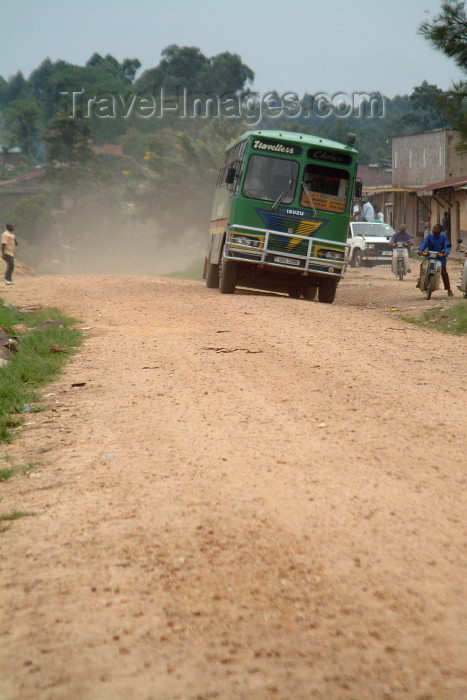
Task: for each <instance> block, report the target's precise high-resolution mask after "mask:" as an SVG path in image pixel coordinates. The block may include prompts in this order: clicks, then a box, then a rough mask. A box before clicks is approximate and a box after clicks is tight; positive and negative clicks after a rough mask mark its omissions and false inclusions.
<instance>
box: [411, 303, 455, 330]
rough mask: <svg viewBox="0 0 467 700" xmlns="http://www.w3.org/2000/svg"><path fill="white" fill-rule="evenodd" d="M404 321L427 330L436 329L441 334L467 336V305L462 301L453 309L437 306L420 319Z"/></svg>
mask: <svg viewBox="0 0 467 700" xmlns="http://www.w3.org/2000/svg"><path fill="white" fill-rule="evenodd" d="M403 319H404V321H408V322H409V323H414V324H415V325H417V326H424V327H425V328H434V329H435V330H437V331H440V332H441V333H449V334H451V335H467V303H466V302H465V301H461V302H459V303H457V304H454V305H453V306H451V307H448V308H446V307H440V306H435V307H433V308H432V309H430V310H429V311H425V312H424V313H423V315H422V316H420V318H412V317H410V316H404V317H403Z"/></svg>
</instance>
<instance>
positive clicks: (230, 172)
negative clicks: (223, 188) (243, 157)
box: [225, 165, 237, 185]
mask: <svg viewBox="0 0 467 700" xmlns="http://www.w3.org/2000/svg"><path fill="white" fill-rule="evenodd" d="M236 175H237V171H236V170H235V168H234V167H233V166H232V165H231V166H230V168H228V169H227V173H226V175H225V183H226V185H231V184H232V183H234V182H235V178H236Z"/></svg>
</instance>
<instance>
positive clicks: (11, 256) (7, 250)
mask: <svg viewBox="0 0 467 700" xmlns="http://www.w3.org/2000/svg"><path fill="white" fill-rule="evenodd" d="M13 230H14V229H13V226H12V225H11V224H7V225H6V226H5V231H4V232H3V233H2V238H1V246H2V259H3V260H4V261H5V262H6V270H5V278H4V281H5V284H14V282H13V280H12V275H13V270H14V269H15V248H16V246H17V245H18V242H17V240H16V236H15V235H14V233H13Z"/></svg>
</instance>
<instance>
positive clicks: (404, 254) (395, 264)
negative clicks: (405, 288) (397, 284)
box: [391, 243, 411, 280]
mask: <svg viewBox="0 0 467 700" xmlns="http://www.w3.org/2000/svg"><path fill="white" fill-rule="evenodd" d="M391 246H392V271H393V272H394V274H395V275H396V277H397V278H398V279H399V280H403V279H404V275H406V274H407V272H409V248H411V245H410V243H392V244H391Z"/></svg>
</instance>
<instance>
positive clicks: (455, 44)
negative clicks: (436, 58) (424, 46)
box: [419, 0, 467, 151]
mask: <svg viewBox="0 0 467 700" xmlns="http://www.w3.org/2000/svg"><path fill="white" fill-rule="evenodd" d="M419 33H420V34H421V35H422V36H424V37H425V39H427V40H428V41H429V42H430V44H431V45H432V46H433V47H434V48H435V49H436V50H437V51H442V52H443V53H444V54H445V55H446V56H448V57H449V58H453V59H454V61H455V62H456V63H457V65H458V66H459V67H460V68H461V69H462V71H463V72H464V73H466V75H467V14H466V11H465V6H464V2H462V1H460V0H457V1H453V2H443V4H442V5H441V12H440V13H439V15H438V16H437V17H435V18H434V20H433V21H432V22H428V21H427V22H423V24H421V25H420V27H419ZM447 97H448V99H447V104H446V113H447V116H448V118H449V119H450V120H451V122H452V124H453V125H454V127H455V128H456V129H458V130H459V132H460V134H461V139H462V141H461V144H460V146H459V149H460V150H463V151H466V150H467V80H461V81H459V82H458V83H454V84H453V86H452V89H451V90H449V91H448V93H447Z"/></svg>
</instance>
